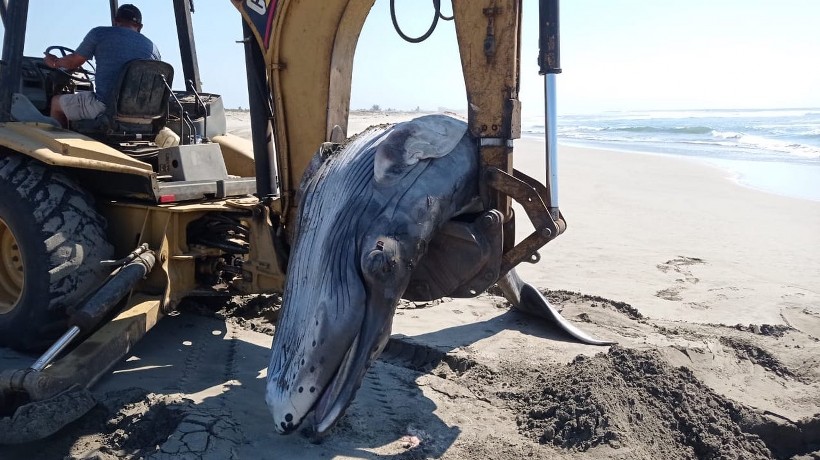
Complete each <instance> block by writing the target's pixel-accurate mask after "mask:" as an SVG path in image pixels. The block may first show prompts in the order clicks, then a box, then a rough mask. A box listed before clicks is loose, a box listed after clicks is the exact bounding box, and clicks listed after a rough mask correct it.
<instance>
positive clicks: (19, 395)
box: [0, 296, 162, 445]
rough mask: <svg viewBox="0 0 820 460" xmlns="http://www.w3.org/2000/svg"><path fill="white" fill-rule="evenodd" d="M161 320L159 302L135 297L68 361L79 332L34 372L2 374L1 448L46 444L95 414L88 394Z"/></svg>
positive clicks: (73, 332)
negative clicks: (68, 427)
mask: <svg viewBox="0 0 820 460" xmlns="http://www.w3.org/2000/svg"><path fill="white" fill-rule="evenodd" d="M161 315H162V313H161V309H160V300H159V299H157V298H153V297H147V296H134V297H133V298H132V299H131V300H130V302H129V304H128V306H127V307H126V309H125V310H124V311H123V312H121V313H120V314H119V315H117V316H116V317H115V318H114V319H113V320H111V321H110V322H108V323H106V324H105V325H103V326H102V327H101V328H100V329H99V330H97V331H96V332H94V333H93V334H92V335H91V336H90V337H88V338H87V339H85V340H84V341H82V342H81V343H79V344H78V345H77V346H76V347H74V348H73V349H71V350H70V351H69V352H68V353H66V354H65V355H64V356H61V357H59V358H57V357H58V355H60V354H61V352H62V350H63V349H65V348H66V347H67V346H68V345H69V343H70V342H71V340H72V339H73V338H74V337H75V336H77V335H78V334H79V331H78V330H75V329H77V328H72V329H71V330H69V331H68V332H67V333H66V334H65V335H63V337H61V338H60V340H58V341H57V342H56V343H55V344H54V346H52V347H51V348H50V349H49V350H48V351H46V352H45V353H44V354H43V355H42V356H41V357H40V358H39V359H38V360H37V361H36V362H35V363H34V364H32V365H31V366H29V367H27V368H23V369H7V370H4V371H2V372H0V445H2V444H19V443H25V442H30V441H34V440H37V439H42V438H45V437H47V436H50V435H52V434H54V433H56V432H57V431H59V430H60V429H61V428H62V427H64V426H66V425H68V424H69V423H71V422H73V421H75V420H77V419H78V418H80V417H82V416H83V415H85V414H86V413H87V412H88V411H90V410H91V409H92V408H93V407H94V406H95V405H96V404H97V402H96V401H95V399H94V396H93V395H92V394H91V392H90V391H89V390H88V389H89V388H91V387H92V386H93V385H94V384H95V383H96V382H97V381H98V380H99V379H100V377H102V376H103V375H105V374H106V373H108V371H109V370H110V369H111V367H112V366H113V365H114V364H116V363H117V362H118V361H119V360H120V359H122V357H123V356H125V354H126V353H128V351H129V350H131V347H133V345H134V344H135V343H137V342H138V341H139V340H140V339H141V338H142V337H143V336H144V335H145V334H146V333H147V332H148V330H150V329H151V328H152V327H153V326H154V325H155V324H156V323H157V321H158V320H159V319H160V317H161ZM55 358H57V359H55ZM51 361H54V362H53V363H52V364H48V363H50V362H51Z"/></svg>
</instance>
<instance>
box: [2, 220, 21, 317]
mask: <svg viewBox="0 0 820 460" xmlns="http://www.w3.org/2000/svg"><path fill="white" fill-rule="evenodd" d="M23 281H24V271H23V255H22V254H21V253H20V248H19V246H18V245H17V239H16V238H14V234H12V233H11V229H10V228H9V226H8V225H7V224H6V222H5V221H3V219H0V315H2V314H5V313H9V312H10V311H12V310H14V308H15V307H16V306H17V302H19V301H20V296H21V295H22V293H23Z"/></svg>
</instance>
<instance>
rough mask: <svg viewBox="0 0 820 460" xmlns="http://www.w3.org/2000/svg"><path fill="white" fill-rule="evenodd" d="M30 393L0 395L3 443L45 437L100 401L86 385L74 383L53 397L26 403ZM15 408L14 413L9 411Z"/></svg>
mask: <svg viewBox="0 0 820 460" xmlns="http://www.w3.org/2000/svg"><path fill="white" fill-rule="evenodd" d="M27 400H29V395H28V394H26V393H24V392H16V391H8V392H6V394H0V414H2V415H4V417H3V418H0V444H22V443H26V442H31V441H36V440H38V439H43V438H46V437H48V436H51V435H52V434H54V433H56V432H57V431H59V430H60V429H61V428H63V427H64V426H66V425H68V424H69V423H71V422H73V421H75V420H77V419H79V418H80V417H82V416H83V415H85V414H86V413H88V411H90V410H91V409H92V408H94V406H95V405H97V401H96V400H95V399H94V396H93V395H92V394H91V392H90V391H88V390H87V389H85V388H82V387H80V386H79V385H74V386H72V387H71V388H69V389H67V390H65V391H63V392H62V393H59V394H57V395H56V396H54V397H51V398H48V399H44V400H41V401H33V402H28V403H24V401H27ZM10 409H13V412H12V413H11V414H7V413H6V411H8V410H10Z"/></svg>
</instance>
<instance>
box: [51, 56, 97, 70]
mask: <svg viewBox="0 0 820 460" xmlns="http://www.w3.org/2000/svg"><path fill="white" fill-rule="evenodd" d="M87 60H88V59H86V58H85V56H83V55H81V54H77V53H72V54H69V55H67V56H64V57H61V58H58V57H57V56H54V55H53V54H46V57H45V58H44V59H43V62H45V64H46V65H47V66H49V67H51V68H52V69H56V68H63V69H69V70H71V69H76V68H79V67H80V66H81V65H83V64H85V61H87Z"/></svg>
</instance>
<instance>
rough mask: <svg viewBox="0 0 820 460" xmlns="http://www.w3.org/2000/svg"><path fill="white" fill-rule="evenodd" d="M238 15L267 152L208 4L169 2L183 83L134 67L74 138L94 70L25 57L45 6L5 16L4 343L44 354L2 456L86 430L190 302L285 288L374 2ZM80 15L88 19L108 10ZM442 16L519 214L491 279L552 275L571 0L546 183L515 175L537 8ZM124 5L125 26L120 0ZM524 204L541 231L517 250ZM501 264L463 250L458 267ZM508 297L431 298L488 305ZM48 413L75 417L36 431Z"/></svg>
mask: <svg viewBox="0 0 820 460" xmlns="http://www.w3.org/2000/svg"><path fill="white" fill-rule="evenodd" d="M223 1H228V0H223ZM230 1H231V2H232V3H233V5H234V6H235V8H236V10H237V14H236V18H235V20H236V21H237V22H238V21H239V20H240V16H241V19H242V23H243V32H244V37H243V39H244V50H245V63H246V69H244V70H246V78H244V77H243V79H246V80H247V83H248V93H249V101H250V115H251V131H252V136H251V140H245V139H242V138H239V137H237V136H233V135H231V134H228V133H227V132H226V131H227V129H226V121H225V120H226V119H225V108H224V106H223V101H222V98H221V97H220V95H218V94H216V93H211V92H204V91H203V89H202V87H201V84H200V77H199V70H198V67H197V62H198V61H197V54H196V51H195V44H194V34H193V30H192V12H193V6H192V3H193V2H192V1H190V0H173V1H170V2H168V4H169V8H171V9H172V10H173V15H174V17H175V18H176V24H177V27H178V30H177V32H178V33H177V36H178V37H179V49H180V55H181V61H182V69H174V68H173V67H171V66H170V65H167V64H164V63H158V64H157V63H151V62H147V63H146V62H142V61H134V62H132V63H131V64H129V66H128V68H127V69H126V71H124V72H123V74H122V76H121V78H120V80H119V82H118V86H117V88H115V91H116V94H115V95H113V96H112V97H113V99H112V101H113V102H112V103H111V104H109V107H107V109H106V112H105V113H104V114H103V115H102V116H100V117H98V118H97V119H95V120H91V121H87V122H82V123H72V124H71V125H70V126H69V127H68V129H64V128H61V127H59V124H57V123H55V121H54V120H53V119H51V118H50V117H48V114H49V109H50V103H51V102H50V101H51V98H52V96H54V95H56V94H62V93H68V92H75V91H82V90H92V89H93V88H94V86H93V85H94V81H93V69H91V68H80V69H52V68H50V67H48V66H45V65H44V62H43V59H42V57H29V56H25V55H24V52H23V49H24V44H25V39H26V24H27V17H28V16H29V15H31V14H36V12H34V11H29V2H28V0H6V1H4V2H0V13H2V19H3V23H4V26H5V36H4V41H3V53H2V67H1V68H0V346H4V347H10V348H14V349H18V350H23V351H27V352H31V351H36V352H43V350H45V352H43V353H42V355H40V357H39V359H37V360H36V361H34V362H33V364H32V365H31V366H30V367H28V368H25V369H0V417H2V418H0V443H15V442H24V441H30V440H32V439H38V438H42V437H44V436H47V435H49V434H51V433H53V432H55V431H56V430H58V429H59V428H60V427H61V426H63V425H64V424H66V423H68V422H70V421H71V420H74V419H76V418H77V417H79V416H81V415H82V414H83V413H85V412H86V411H87V410H88V409H89V408H90V407H91V406H93V404H94V400H93V397H92V396H91V394H90V393H89V391H88V389H89V388H91V387H92V386H93V384H94V383H95V382H96V381H97V380H98V379H99V378H100V377H101V376H102V375H104V374H105V373H106V372H107V371H108V370H109V369H110V368H111V367H112V366H113V365H115V364H116V363H117V362H118V361H119V360H120V359H121V358H122V357H123V356H124V355H125V354H126V353H127V352H128V351H129V349H130V348H131V347H132V346H133V345H134V343H136V342H137V341H138V340H140V339H141V338H142V337H143V336H144V335H145V334H146V332H147V331H148V330H150V329H151V327H153V326H154V325H155V324H156V323H157V321H159V320H160V318H162V316H163V315H165V314H167V313H169V312H171V311H172V310H173V309H174V308H175V306H176V305H177V304H178V302H179V301H180V300H181V299H183V298H184V297H186V296H190V295H194V294H202V293H209V294H214V293H223V294H235V293H238V294H252V293H270V292H281V291H282V290H283V288H284V286H285V279H286V276H287V273H286V268H287V264H288V253H289V245H290V243H291V241H292V240H293V237H294V235H293V232H294V225H293V222H294V219H295V216H296V212H297V208H298V206H299V203H298V202H297V194H296V191H297V189H298V187H299V181H300V179H301V177H302V174H303V172H304V171H305V169H306V168H307V166H308V164H309V162H310V160H311V158H312V157H313V156H314V154H315V153H316V152H317V150H318V149H320V148H322V146H323V145H324V146H327V143H340V142H342V141H344V140H345V138H346V137H347V128H348V114H349V110H350V109H349V102H350V92H351V78H352V71H353V57H354V52H355V50H356V44H357V41H358V38H359V34H360V32H361V29H362V26H363V24H364V22H365V19H366V18H367V16H368V13H369V12H370V10H371V7H372V6H373V4H374V1H375V0H334V1H328V0H299V1H296V0H278V1H277V0H230ZM81 3H82V4H80V3H76V2H75V3H72V5H71V8H75V9H77V8H100V7H101V6H104V5H97V4H92V2H81ZM94 3H96V2H94ZM432 3H433V5H432V9H431V12H432V13H431V17H432V18H433V21H432V25H431V28H430V31H432V30H433V29H434V28H435V26H436V23H437V22H438V21H439V20H441V21H444V20H452V21H453V22H454V24H455V29H456V34H457V38H458V48H459V52H460V56H461V63H462V68H463V74H464V83H465V87H466V92H467V101H468V107H469V113H468V126H469V127H468V129H469V132H470V133H471V135H472V136H474V137H475V138H476V139H478V145H479V155H480V164H481V171H482V174H481V179H480V193H481V201H482V204H483V208H484V210H493V209H495V210H498V212H499V213H500V216H503V217H502V220H503V230H504V231H503V235H504V236H503V251H502V252H501V253H500V254H497V255H494V258H493V260H491V261H490V262H489V264H490V265H491V266H492V267H494V271H493V273H495V274H496V275H498V276H500V275H503V274H504V273H506V272H508V271H509V270H510V269H511V268H513V267H514V266H516V265H517V264H518V263H520V262H522V261H533V260H537V257H538V256H537V250H538V249H539V248H541V247H542V246H543V245H544V244H546V243H547V242H549V241H550V240H552V239H553V238H555V237H556V236H558V235H559V234H561V233H562V232H563V231H564V229H565V228H566V224H565V222H564V219H563V216H562V215H561V213H560V212H559V209H558V203H557V199H556V198H557V194H556V176H555V143H556V142H555V141H556V140H555V129H554V127H555V125H554V123H555V111H554V110H555V109H554V103H553V95H554V92H555V87H554V78H555V75H556V74H557V73H559V72H560V64H559V53H558V49H559V47H558V37H559V35H558V22H557V20H558V5H557V0H551V1H550V0H542V1H541V4H540V7H541V11H540V13H541V17H540V36H539V37H537V39H538V40H539V43H540V48H541V52H540V55H539V56H538V59H539V64H540V66H541V73H542V74H544V75H545V89H546V95H547V103H546V105H545V107H546V119H547V133H548V134H547V152H546V154H547V158H548V161H547V164H548V168H547V174H546V182H547V183H546V184H541V183H540V182H539V181H537V180H535V179H532V178H530V177H527V176H526V175H524V174H522V173H520V172H518V171H515V170H513V167H512V153H513V139H516V138H518V137H519V136H520V112H521V109H520V102H519V100H518V90H519V60H520V56H519V54H520V42H521V15H522V0H452V16H451V17H447V16H446V15H445V14H444V13H443V12H442V7H441V2H440V1H439V0H434V1H433V2H432ZM109 7H110V9H111V15H112V18H113V16H114V12H115V11H116V9H117V7H118V4H117V1H116V0H110V1H109ZM197 7H199V8H209V7H211V5H210V2H200V3H199V4H198V5H197ZM394 22H395V17H394ZM93 25H95V24H89V25H88V26H89V28H90V27H91V26H93ZM78 26H79V25H76V24H75V25H73V27H78ZM400 33H402V32H401V31H400ZM402 34H403V33H402ZM425 35H426V34H425ZM406 38H407V39H409V40H414V39H413V38H411V37H406ZM423 38H424V37H420V39H423ZM527 39H530V40H535V39H536V37H528V38H527ZM159 45H160V48H161V49H163V48H164V49H168V48H170V44H164V43H160V44H159ZM53 49H54V50H56V51H57V52H63V53H67V52H71V51H72V50H70V49H68V48H64V47H61V46H60V47H53ZM50 50H51V49H50ZM306 51H309V52H306ZM179 71H181V74H182V75H181V77H182V78H180V75H179ZM175 73H176V75H175ZM177 88H182V89H177ZM146 100H151V101H160V103H158V104H153V107H149V105H152V104H146V103H145V101H146ZM169 132H170V133H172V134H170V138H171V141H170V142H169V141H168V138H169ZM512 200H515V201H517V202H519V203H521V205H522V206H523V208H524V210H525V211H526V214H527V216H528V217H529V219H530V220H531V221H532V223H533V226H534V228H535V231H534V232H533V233H532V234H531V235H530V236H528V237H527V238H525V239H523V240H522V241H520V242H518V243H517V244H516V242H515V241H514V234H515V232H514V228H515V218H514V216H513V212H512V206H511V203H512ZM479 249H480V248H479ZM485 256H486V254H482V251H481V250H478V251H469V250H465V251H463V254H456V255H454V261H455V262H454V263H455V264H465V265H468V264H472V263H474V260H477V259H478V258H480V257H485ZM483 263H487V262H483ZM426 276H435V273H432V274H428V275H426ZM496 280H497V277H495V279H484V280H482V282H481V285H480V286H476V285H475V283H474V282H473V280H471V282H472V284H470V285H469V289H465V288H464V286H455V287H452V286H451V287H450V288H449V289H448V291H449V292H438V291H436V292H428V293H427V295H428V296H430V297H442V296H459V295H466V296H470V295H477V294H478V293H479V292H480V291H481V290H483V289H485V288H486V287H489V286H491V285H492V284H493V283H494V282H495V281H496ZM422 281H423V280H422ZM260 398H261V395H260ZM48 404H52V405H54V407H59V408H60V413H59V414H58V416H55V415H54V414H53V413H52V415H51V416H53V418H52V420H51V423H45V424H43V423H40V424H37V426H36V427H33V425H32V424H29V423H28V418H30V417H34V416H40V417H42V416H43V414H44V413H48V412H47V410H46V409H43V407H44V406H46V405H48Z"/></svg>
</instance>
